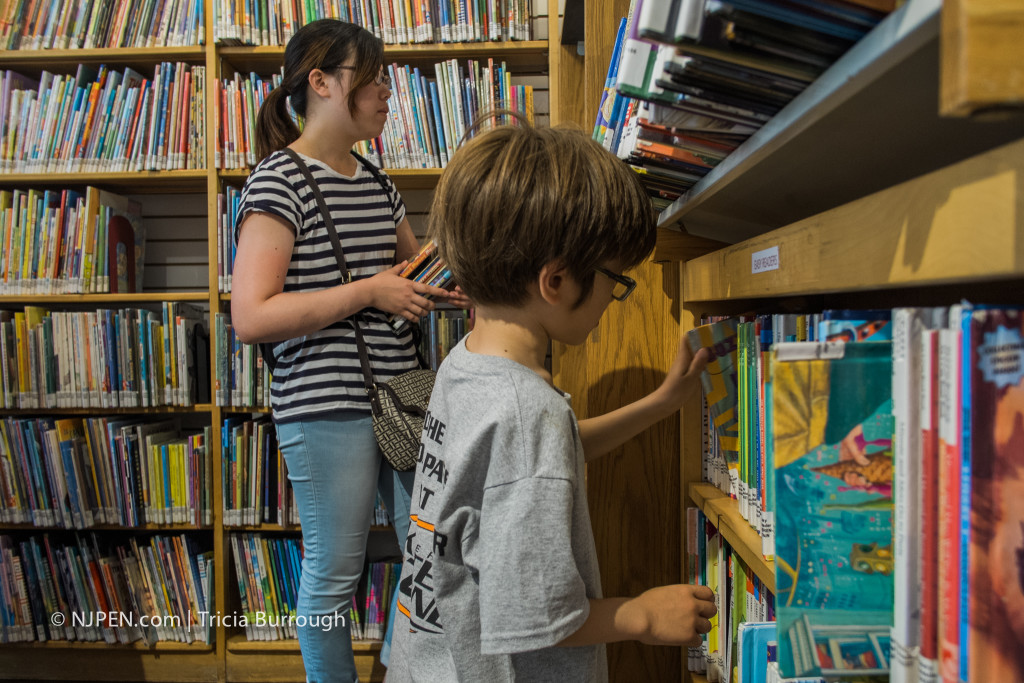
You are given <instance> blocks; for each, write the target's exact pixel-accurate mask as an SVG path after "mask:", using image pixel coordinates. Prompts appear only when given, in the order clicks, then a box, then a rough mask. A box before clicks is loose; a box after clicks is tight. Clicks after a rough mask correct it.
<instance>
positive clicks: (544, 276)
mask: <svg viewBox="0 0 1024 683" xmlns="http://www.w3.org/2000/svg"><path fill="white" fill-rule="evenodd" d="M571 283H572V278H571V277H570V276H569V270H568V269H567V268H566V267H565V265H564V264H562V263H561V262H560V261H551V262H550V263H545V264H544V266H543V267H542V268H541V269H540V274H539V275H538V276H537V285H538V289H539V293H540V296H541V298H542V299H544V301H546V302H547V303H549V304H552V305H557V304H558V303H559V302H560V301H562V300H564V299H565V298H566V297H567V296H569V294H570V293H569V292H568V290H569V289H571Z"/></svg>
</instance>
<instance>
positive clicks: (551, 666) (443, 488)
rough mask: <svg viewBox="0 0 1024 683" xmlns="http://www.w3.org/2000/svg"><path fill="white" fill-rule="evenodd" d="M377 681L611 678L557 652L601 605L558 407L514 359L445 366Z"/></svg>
mask: <svg viewBox="0 0 1024 683" xmlns="http://www.w3.org/2000/svg"><path fill="white" fill-rule="evenodd" d="M404 555H405V562H404V565H403V567H402V579H401V583H400V588H399V596H398V600H399V606H398V609H399V613H398V614H397V615H396V622H395V628H394V642H393V644H392V651H391V663H390V666H389V668H388V677H387V678H388V683H403V682H406V681H422V682H423V683H446V682H447V681H464V682H467V683H493V682H497V681H530V682H531V683H532V682H543V681H552V682H555V683H572V682H573V681H580V682H583V681H586V682H587V683H590V682H591V681H598V682H603V681H606V680H607V679H608V671H607V662H606V657H605V648H604V646H603V645H600V646H587V647H555V644H556V643H558V642H560V641H562V640H563V639H565V638H566V637H567V636H569V635H571V634H573V633H575V632H576V631H577V630H578V629H579V628H580V626H582V624H583V622H584V621H585V620H586V618H587V616H588V614H589V613H590V604H589V602H588V600H589V599H591V598H600V597H601V579H600V574H599V572H598V566H597V553H596V551H595V548H594V535H593V530H592V528H591V525H590V514H589V512H588V511H587V496H586V488H585V484H584V465H583V446H582V444H581V443H580V439H579V433H578V427H577V423H576V416H575V415H574V414H573V412H572V409H571V408H570V406H569V401H568V397H567V396H566V395H565V394H563V393H561V392H559V391H557V390H556V389H553V388H552V387H551V386H549V385H548V384H547V383H546V382H545V381H544V380H543V379H541V378H540V377H539V376H538V375H537V374H536V373H534V372H533V371H531V370H529V369H528V368H526V367H525V366H523V365H520V364H519V363H516V362H514V361H511V360H508V359H505V358H497V357H494V356H484V355H479V354H474V353H471V352H470V351H468V350H467V349H466V340H465V339H463V341H462V342H461V343H460V344H459V345H458V346H457V347H456V348H455V349H454V350H452V352H451V354H450V355H449V356H448V358H447V359H446V360H445V361H444V363H442V365H441V369H440V371H439V372H438V375H437V381H436V384H435V385H434V392H433V395H432V396H431V399H430V408H429V412H428V415H427V420H426V422H425V424H424V430H423V441H422V445H421V449H420V459H419V462H418V464H417V467H416V483H415V486H414V487H413V496H412V517H411V523H410V525H409V536H408V538H407V540H406V543H405V548H404Z"/></svg>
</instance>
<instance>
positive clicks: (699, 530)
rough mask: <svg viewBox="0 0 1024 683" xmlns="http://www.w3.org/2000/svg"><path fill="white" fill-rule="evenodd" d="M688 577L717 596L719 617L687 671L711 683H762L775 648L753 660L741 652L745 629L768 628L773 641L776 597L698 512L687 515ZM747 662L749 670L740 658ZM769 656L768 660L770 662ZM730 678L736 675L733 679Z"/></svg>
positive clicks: (689, 652)
mask: <svg viewBox="0 0 1024 683" xmlns="http://www.w3.org/2000/svg"><path fill="white" fill-rule="evenodd" d="M686 521H687V538H688V539H690V540H689V542H688V546H687V550H688V552H687V565H688V566H687V571H688V576H689V579H690V582H691V583H696V584H700V585H704V586H707V587H709V588H711V589H712V590H713V591H714V592H715V606H716V607H717V608H718V613H717V614H716V615H715V616H714V617H712V618H711V631H710V632H709V633H708V634H707V635H705V637H704V641H703V643H702V644H701V646H700V647H692V648H689V649H688V650H687V655H688V656H687V663H688V668H689V670H690V671H693V672H697V673H701V674H705V675H706V676H707V678H708V680H709V681H739V683H753V682H754V681H757V682H758V683H761V682H762V681H764V678H763V676H764V671H765V668H766V667H767V664H768V662H769V661H773V660H774V652H775V648H772V652H771V653H769V652H768V650H767V648H765V650H764V651H763V652H762V653H761V654H760V655H759V656H756V657H752V656H751V655H752V654H753V653H752V651H751V649H750V648H745V651H743V652H741V650H740V648H741V647H742V643H743V639H742V638H741V632H742V629H743V628H744V624H747V623H752V622H768V623H771V624H772V636H773V637H772V638H771V641H775V638H774V619H775V596H773V595H772V594H771V591H769V590H768V589H767V588H766V587H765V586H764V585H763V584H762V582H761V580H760V579H759V578H758V577H757V575H756V574H754V572H753V571H751V570H750V569H749V568H748V567H747V566H746V565H745V564H744V563H743V562H742V560H740V557H739V555H738V554H736V553H735V552H734V551H733V549H732V547H731V546H730V545H729V543H728V542H727V541H726V540H725V539H724V538H722V536H721V534H720V533H719V532H718V529H717V528H715V526H714V525H713V524H711V523H710V522H709V520H708V519H707V518H706V517H705V516H704V513H703V512H702V511H700V510H699V509H697V508H688V509H687V511H686ZM744 654H745V655H747V657H749V661H748V662H747V666H744V664H743V655H744ZM769 655H771V656H769ZM737 673H738V676H737V675H734V674H737Z"/></svg>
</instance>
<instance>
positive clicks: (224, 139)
mask: <svg viewBox="0 0 1024 683" xmlns="http://www.w3.org/2000/svg"><path fill="white" fill-rule="evenodd" d="M387 68H388V74H389V75H390V77H391V82H392V86H391V87H392V91H393V97H392V98H391V100H390V101H389V108H390V113H389V116H388V120H387V123H386V124H385V126H384V131H383V133H382V134H381V136H380V137H379V138H376V139H374V140H372V141H368V142H365V141H364V142H361V143H360V144H359V145H358V146H357V148H356V151H358V152H360V153H361V154H362V155H363V156H365V157H366V158H368V159H369V160H371V161H372V162H373V163H375V164H376V165H377V166H380V167H382V168H384V167H386V168H444V167H445V166H447V165H448V160H449V159H450V158H451V156H452V155H453V154H454V153H455V150H456V148H457V147H458V146H459V144H460V143H461V141H462V140H463V138H464V137H465V135H466V131H467V129H468V128H469V127H470V125H472V124H473V123H474V122H475V121H476V119H477V118H478V117H479V116H481V115H483V114H484V113H486V112H488V111H493V110H496V109H506V110H511V111H515V112H519V113H520V114H522V115H523V116H525V117H526V118H527V119H529V120H530V121H532V120H533V87H532V86H528V85H513V84H512V76H511V73H510V72H509V70H508V67H507V66H506V64H505V63H504V62H502V63H500V64H495V63H494V61H493V60H491V59H489V60H488V61H487V62H480V61H476V60H467V62H466V64H465V67H463V66H460V65H459V63H458V61H457V60H455V59H451V60H447V61H445V62H441V63H437V64H435V65H434V76H435V78H428V77H427V75H426V74H425V73H422V72H421V71H420V69H419V68H418V67H409V66H400V65H398V64H390V65H388V67H387ZM280 81H281V75H280V74H274V75H272V76H268V77H261V76H259V75H258V74H255V73H249V74H248V75H247V76H243V75H241V74H238V73H236V74H235V75H234V76H233V77H232V78H230V79H223V80H220V81H218V82H217V90H218V91H217V93H215V97H214V102H215V103H216V105H217V110H216V114H215V115H216V117H217V122H218V126H217V130H218V134H217V141H216V145H217V150H216V164H217V167H218V168H247V167H251V166H255V165H256V164H257V163H258V162H259V161H260V159H257V158H256V149H255V143H254V140H255V133H256V115H257V113H258V112H259V108H260V106H261V105H262V104H263V102H264V100H265V99H266V97H267V95H268V94H269V93H270V91H271V90H272V89H273V88H274V87H276V86H277V85H278V84H279V83H280Z"/></svg>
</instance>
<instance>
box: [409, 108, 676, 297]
mask: <svg viewBox="0 0 1024 683" xmlns="http://www.w3.org/2000/svg"><path fill="white" fill-rule="evenodd" d="M519 120H520V123H519V124H518V125H506V126H499V127H497V128H494V129H492V130H489V131H486V132H483V133H478V134H477V135H476V137H474V138H473V139H472V140H469V141H468V142H466V143H465V144H464V145H463V146H462V147H461V148H460V149H459V150H458V151H457V152H456V153H455V155H454V156H453V157H452V160H451V162H450V163H449V164H448V167H447V168H446V169H445V172H444V174H443V175H442V176H441V180H440V181H439V183H438V186H437V190H436V192H435V193H434V200H433V204H432V206H431V209H430V217H429V220H428V227H427V229H428V233H429V235H430V237H432V238H433V239H434V240H436V241H437V243H438V249H439V252H440V254H441V256H442V257H443V258H444V259H445V261H446V262H447V263H448V266H449V267H450V268H451V271H452V277H453V279H454V280H455V282H458V283H459V285H460V286H461V287H462V288H463V290H464V291H465V292H466V294H467V295H468V296H469V297H470V298H472V299H473V300H474V301H476V302H477V303H480V304H491V305H519V304H522V303H523V302H524V301H525V300H526V297H527V293H528V287H529V284H530V283H531V282H532V281H533V280H534V279H535V278H536V277H537V275H538V274H539V273H540V270H541V268H542V267H543V266H544V265H545V264H546V263H550V262H561V263H562V264H564V265H565V267H566V268H567V269H568V271H569V273H570V275H571V276H572V277H573V279H575V280H576V282H578V283H579V284H580V287H581V290H582V292H581V296H580V300H579V301H577V302H576V305H579V304H581V303H582V302H583V300H585V299H586V297H587V296H589V294H590V292H591V290H592V288H593V285H594V273H595V268H597V267H598V266H601V265H603V264H606V263H609V262H613V263H615V264H616V265H617V266H619V267H621V268H631V267H633V266H635V265H637V264H639V263H640V262H641V261H643V260H644V259H645V258H646V257H647V255H648V254H650V253H651V250H653V249H654V243H655V237H656V223H655V214H654V210H653V208H652V206H651V201H650V199H649V198H648V197H647V195H646V193H645V192H644V189H643V187H642V186H641V185H640V181H639V180H638V179H637V177H636V173H635V172H634V171H633V170H632V169H630V168H629V167H628V166H627V165H626V164H624V163H623V162H622V161H620V160H619V159H617V158H616V157H615V156H614V155H613V154H611V153H609V152H608V151H607V150H605V149H604V148H602V147H601V146H600V145H599V144H597V143H596V142H594V141H593V140H591V139H590V138H589V137H588V136H587V135H586V134H585V133H583V132H582V131H580V130H578V129H572V128H561V127H557V128H535V127H533V126H531V125H529V124H526V123H522V122H521V121H522V119H521V118H520V119H519Z"/></svg>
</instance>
